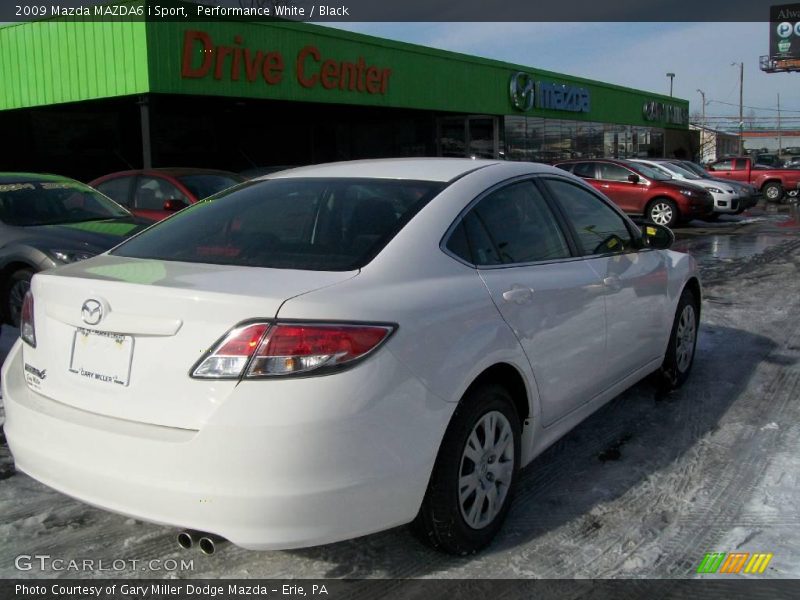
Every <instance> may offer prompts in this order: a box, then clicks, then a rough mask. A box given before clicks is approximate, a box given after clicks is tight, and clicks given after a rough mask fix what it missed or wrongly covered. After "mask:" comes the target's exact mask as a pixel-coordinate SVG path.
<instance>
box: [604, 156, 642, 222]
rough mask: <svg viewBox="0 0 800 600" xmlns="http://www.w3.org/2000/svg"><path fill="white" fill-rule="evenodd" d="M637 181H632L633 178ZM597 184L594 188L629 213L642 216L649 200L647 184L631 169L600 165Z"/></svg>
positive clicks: (605, 164)
mask: <svg viewBox="0 0 800 600" xmlns="http://www.w3.org/2000/svg"><path fill="white" fill-rule="evenodd" d="M632 175H633V176H635V179H637V181H631V176H632ZM597 183H598V185H596V186H594V187H596V188H597V189H599V190H600V191H601V192H603V193H604V194H605V195H606V196H608V197H609V198H611V200H612V201H613V202H614V204H616V205H617V206H619V207H620V208H621V209H622V210H624V211H625V212H628V213H636V214H642V213H643V212H644V206H645V204H646V199H647V191H648V187H647V182H646V181H645V180H644V179H641V178H640V176H639V175H638V174H636V173H634V172H633V171H631V170H630V169H626V168H625V167H623V166H621V165H616V164H614V163H608V162H600V163H598V173H597Z"/></svg>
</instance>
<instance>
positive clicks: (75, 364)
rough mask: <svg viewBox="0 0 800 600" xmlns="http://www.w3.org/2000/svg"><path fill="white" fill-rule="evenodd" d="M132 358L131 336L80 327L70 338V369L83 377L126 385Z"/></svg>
mask: <svg viewBox="0 0 800 600" xmlns="http://www.w3.org/2000/svg"><path fill="white" fill-rule="evenodd" d="M132 359H133V337H132V336H130V335H121V334H119V333H107V332H105V331H93V330H91V329H83V328H82V327H79V328H78V329H77V330H76V331H75V337H74V338H73V340H72V356H71V357H70V361H69V370H70V371H71V372H73V373H75V374H76V375H79V376H81V377H85V378H86V379H91V380H94V381H101V382H104V383H116V384H117V385H123V386H125V385H128V380H129V379H130V375H131V361H132Z"/></svg>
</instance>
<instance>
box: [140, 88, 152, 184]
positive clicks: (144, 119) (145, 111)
mask: <svg viewBox="0 0 800 600" xmlns="http://www.w3.org/2000/svg"><path fill="white" fill-rule="evenodd" d="M139 117H140V121H141V126H142V168H143V169H152V168H153V149H152V145H151V141H150V97H149V96H147V95H143V96H142V97H141V98H139Z"/></svg>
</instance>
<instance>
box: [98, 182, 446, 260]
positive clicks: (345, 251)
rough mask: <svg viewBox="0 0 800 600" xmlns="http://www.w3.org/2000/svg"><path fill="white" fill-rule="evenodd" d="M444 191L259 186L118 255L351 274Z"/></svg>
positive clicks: (401, 185)
mask: <svg viewBox="0 0 800 600" xmlns="http://www.w3.org/2000/svg"><path fill="white" fill-rule="evenodd" d="M444 187H445V184H443V183H438V182H429V181H396V180H383V179H294V178H293V179H273V180H268V181H255V182H252V183H249V184H245V185H244V186H242V187H238V188H236V189H234V190H231V191H229V192H223V193H222V194H221V195H218V196H216V197H215V198H213V199H211V200H208V201H206V202H200V203H198V204H194V205H192V206H191V207H189V208H187V209H186V210H184V211H181V212H180V213H178V214H176V215H175V216H174V217H172V218H170V219H167V220H165V221H162V222H161V223H159V224H157V225H155V226H153V227H151V228H150V229H148V230H147V231H145V232H144V233H142V234H141V235H139V236H137V237H135V238H133V239H131V240H130V241H128V242H127V243H125V244H123V245H122V246H119V247H118V248H117V249H116V250H115V251H114V252H113V254H115V255H117V256H128V257H132V258H148V259H157V260H174V261H182V262H196V263H211V264H225V265H242V266H254V267H270V268H276V269H301V270H314V271H349V270H352V269H358V268H361V267H362V266H364V265H365V264H367V263H368V262H369V261H370V260H372V258H373V257H374V256H375V255H377V254H378V252H380V251H381V249H383V247H384V246H385V245H386V244H387V243H388V242H389V240H391V239H392V238H393V237H394V236H395V235H396V234H397V232H398V231H400V229H402V228H403V226H404V225H405V224H406V223H408V221H409V220H410V219H411V218H412V217H413V216H414V215H415V214H416V213H417V212H418V211H419V210H420V209H421V208H422V207H423V206H425V204H427V203H428V202H429V201H430V200H431V198H433V197H434V196H435V195H436V194H438V193H439V192H440V191H441V190H442V189H443V188H444Z"/></svg>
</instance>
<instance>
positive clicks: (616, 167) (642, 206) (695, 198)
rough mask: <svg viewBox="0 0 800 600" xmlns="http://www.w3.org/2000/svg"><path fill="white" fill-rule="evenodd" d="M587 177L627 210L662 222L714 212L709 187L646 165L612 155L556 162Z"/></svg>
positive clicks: (671, 224) (667, 222) (696, 217)
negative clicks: (668, 174) (706, 187)
mask: <svg viewBox="0 0 800 600" xmlns="http://www.w3.org/2000/svg"><path fill="white" fill-rule="evenodd" d="M555 166H556V167H558V168H560V169H564V170H565V171H569V172H570V173H573V174H574V175H577V176H578V177H582V178H584V179H585V180H586V181H587V183H589V184H590V185H591V186H592V187H594V188H596V189H597V190H599V191H601V192H602V193H603V194H605V195H606V196H608V197H609V198H611V200H612V201H613V202H614V203H615V204H616V205H617V206H619V207H620V208H621V209H622V210H624V211H625V212H626V213H629V214H632V215H644V217H645V218H646V219H647V220H649V221H651V222H653V223H657V224H659V225H665V226H667V227H674V226H675V225H677V224H678V223H680V222H682V221H689V220H690V219H703V218H706V217H709V216H711V215H712V214H713V212H714V198H713V197H712V196H711V194H709V193H708V192H707V191H706V190H704V189H702V188H700V187H697V186H693V185H688V184H684V183H681V182H679V181H677V180H675V179H671V178H670V177H667V176H666V175H662V174H661V173H657V172H656V171H654V170H653V169H650V168H649V167H647V166H646V165H643V164H639V163H634V162H629V161H626V160H617V159H610V158H597V159H594V158H593V159H584V160H579V159H576V160H568V161H564V162H560V163H557V164H556V165H555Z"/></svg>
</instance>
